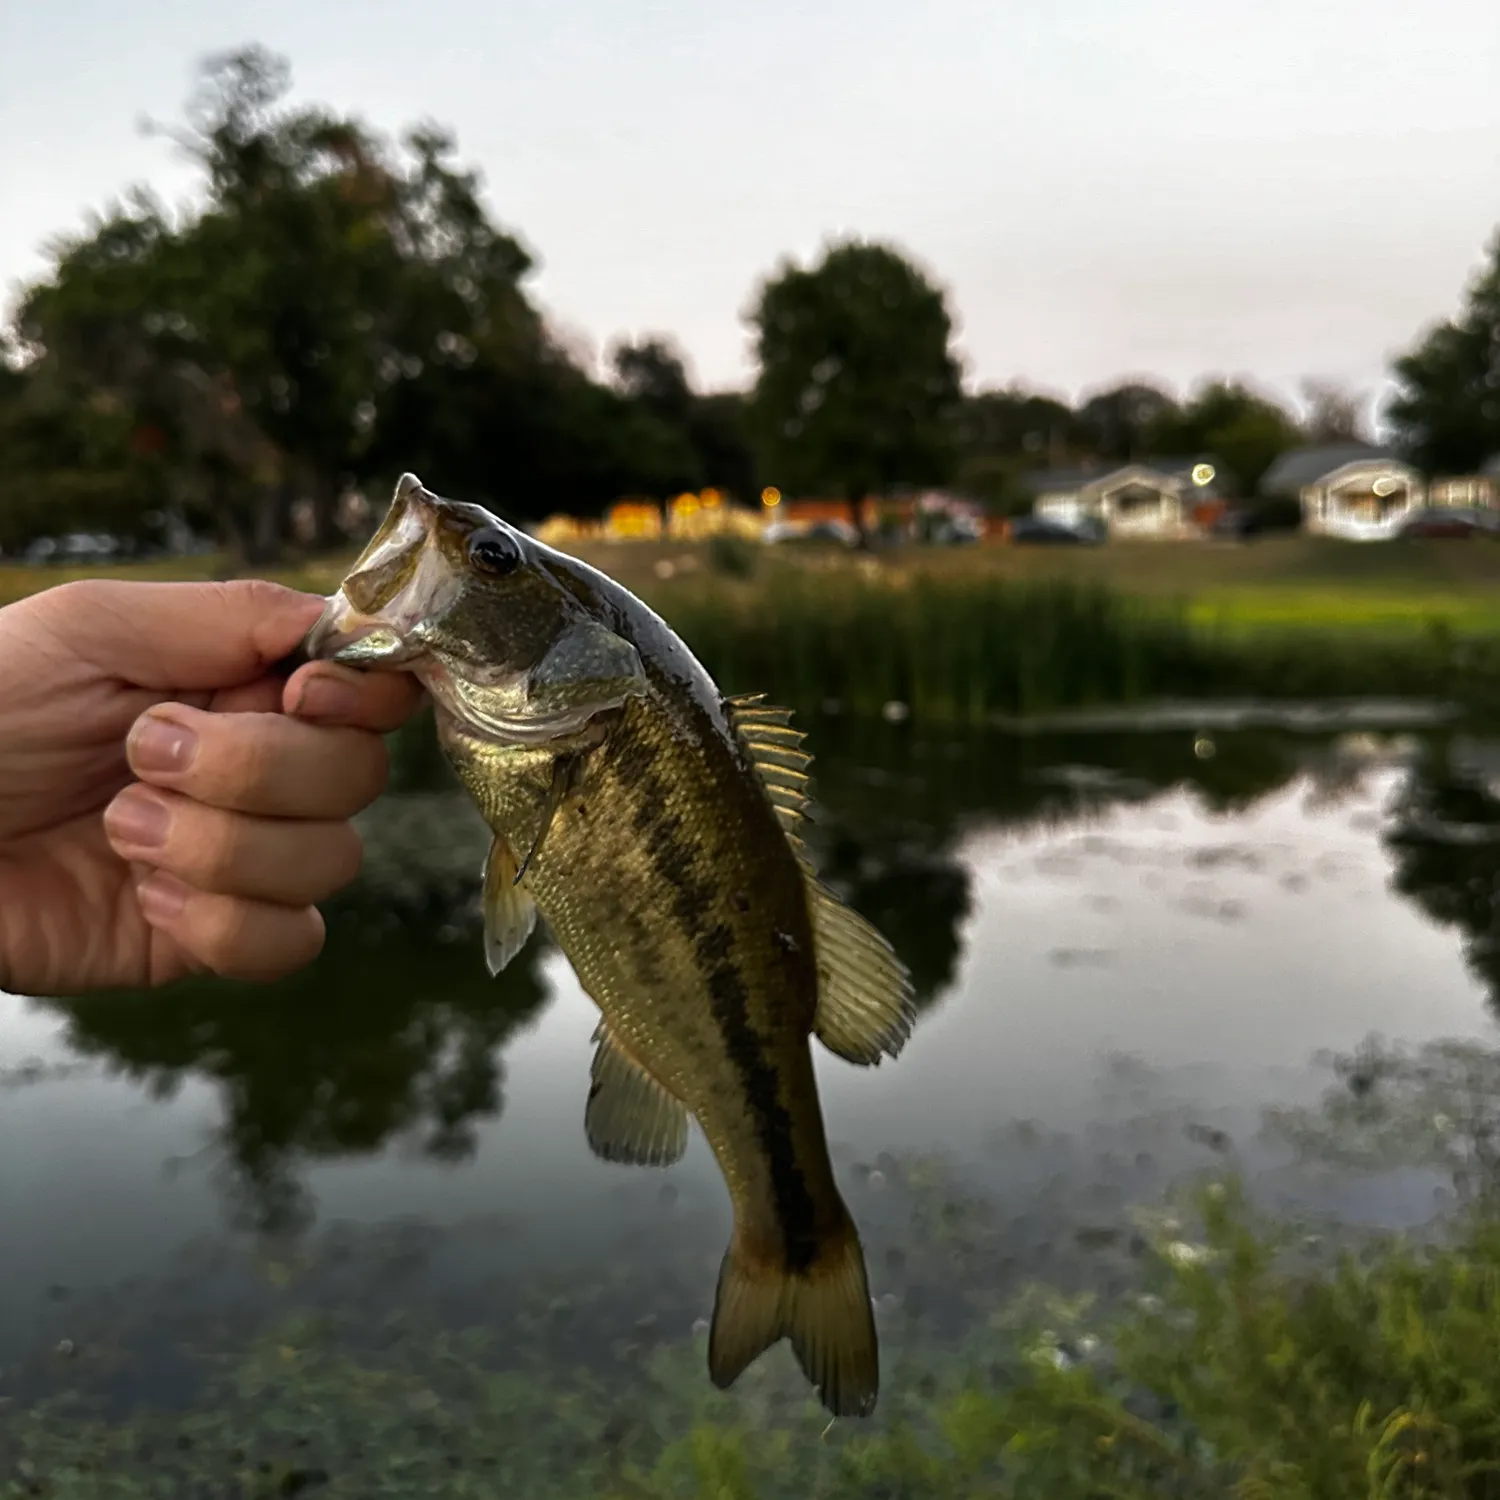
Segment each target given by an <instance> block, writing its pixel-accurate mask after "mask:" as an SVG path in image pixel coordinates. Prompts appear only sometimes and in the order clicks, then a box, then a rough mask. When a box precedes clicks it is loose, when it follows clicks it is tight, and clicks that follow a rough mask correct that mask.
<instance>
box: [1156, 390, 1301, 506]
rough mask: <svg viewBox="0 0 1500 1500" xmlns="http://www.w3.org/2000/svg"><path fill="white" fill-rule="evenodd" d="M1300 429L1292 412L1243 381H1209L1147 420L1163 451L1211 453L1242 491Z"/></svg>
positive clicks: (1252, 486)
mask: <svg viewBox="0 0 1500 1500" xmlns="http://www.w3.org/2000/svg"><path fill="white" fill-rule="evenodd" d="M1300 439H1301V433H1300V431H1299V429H1298V427H1297V423H1296V421H1295V419H1294V418H1293V417H1292V414H1291V413H1290V412H1288V411H1287V410H1286V408H1285V407H1283V406H1282V405H1280V403H1278V402H1276V401H1273V400H1272V399H1271V398H1270V397H1269V396H1263V395H1261V394H1259V393H1258V392H1256V391H1254V390H1252V389H1251V388H1250V387H1249V386H1247V385H1245V384H1244V383H1243V382H1241V381H1234V380H1210V381H1206V382H1205V383H1204V384H1203V385H1201V386H1200V387H1199V388H1198V389H1197V390H1196V391H1195V392H1194V393H1193V395H1192V397H1191V398H1190V399H1189V400H1188V401H1187V402H1185V403H1184V404H1183V406H1182V407H1181V408H1180V409H1178V410H1176V411H1173V412H1170V413H1167V414H1165V415H1164V416H1162V417H1159V418H1158V419H1157V420H1156V421H1155V422H1153V423H1152V424H1151V428H1150V441H1151V444H1152V446H1153V447H1154V448H1155V449H1156V451H1157V452H1158V453H1160V454H1163V455H1168V454H1173V455H1178V456H1181V457H1193V456H1195V455H1197V454H1200V453H1211V454H1213V455H1214V456H1215V457H1216V458H1217V459H1218V460H1219V461H1220V462H1221V463H1222V464H1223V465H1224V466H1225V467H1226V468H1227V469H1228V470H1229V473H1230V475H1231V476H1232V477H1233V479H1234V480H1236V481H1238V483H1239V486H1240V488H1241V489H1242V490H1243V491H1244V493H1246V494H1250V493H1253V492H1254V489H1255V487H1256V485H1258V484H1259V483H1260V477H1261V475H1262V474H1264V473H1265V471H1266V470H1267V469H1268V468H1270V466H1271V465H1272V464H1273V463H1274V462H1275V461H1276V459H1277V458H1278V457H1279V456H1280V455H1281V454H1282V453H1285V452H1286V450H1287V449H1288V448H1292V447H1295V446H1296V444H1297V443H1298V442H1299V441H1300Z"/></svg>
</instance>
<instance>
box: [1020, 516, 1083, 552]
mask: <svg viewBox="0 0 1500 1500" xmlns="http://www.w3.org/2000/svg"><path fill="white" fill-rule="evenodd" d="M1010 539H1011V541H1013V542H1016V543H1018V544H1020V545H1022V546H1034V547H1040V546H1051V547H1088V546H1097V545H1098V544H1099V543H1100V542H1102V541H1103V540H1104V537H1103V535H1102V533H1101V532H1100V531H1099V530H1098V529H1097V528H1095V527H1092V526H1089V525H1088V524H1087V523H1080V524H1078V525H1076V526H1069V525H1067V524H1066V523H1065V522H1062V521H1053V520H1050V519H1049V518H1048V517H1046V516H1017V517H1016V518H1015V520H1014V521H1012V522H1011V523H1010Z"/></svg>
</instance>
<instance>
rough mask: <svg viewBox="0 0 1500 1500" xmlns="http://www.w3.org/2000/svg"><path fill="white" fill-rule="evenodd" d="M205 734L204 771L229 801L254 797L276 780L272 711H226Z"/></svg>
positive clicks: (217, 790) (214, 786) (216, 789)
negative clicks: (232, 712)
mask: <svg viewBox="0 0 1500 1500" xmlns="http://www.w3.org/2000/svg"><path fill="white" fill-rule="evenodd" d="M209 717H217V718H218V719H219V720H220V722H219V724H217V725H215V726H213V729H212V730H211V731H210V733H209V734H208V735H207V736H206V737H205V744H204V750H205V752H206V753H205V754H204V756H203V761H204V765H203V774H204V777H205V779H206V780H208V781H209V782H210V783H211V784H212V786H213V788H214V790H215V791H216V792H219V793H221V794H222V795H223V796H224V797H225V799H226V800H228V801H230V802H240V801H243V800H244V799H246V798H252V799H253V798H255V797H256V796H257V795H258V794H260V793H262V792H264V791H265V789H266V788H267V787H269V786H271V785H272V784H273V783H274V781H275V779H276V766H277V753H276V744H275V727H276V726H275V721H274V716H272V715H270V714H223V715H218V716H209Z"/></svg>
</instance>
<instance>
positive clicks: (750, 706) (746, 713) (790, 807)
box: [724, 693, 812, 864]
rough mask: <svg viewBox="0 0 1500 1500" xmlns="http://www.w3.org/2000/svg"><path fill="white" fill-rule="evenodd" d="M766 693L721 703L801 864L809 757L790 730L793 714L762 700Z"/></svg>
mask: <svg viewBox="0 0 1500 1500" xmlns="http://www.w3.org/2000/svg"><path fill="white" fill-rule="evenodd" d="M764 700H765V694H764V693H750V694H746V695H744V696H742V697H738V698H726V699H725V700H724V709H725V712H726V713H727V714H728V715H729V723H730V727H731V728H732V729H733V730H734V732H735V734H736V736H738V738H739V742H740V744H741V745H743V746H744V747H745V753H746V754H747V755H748V756H749V757H750V761H751V764H753V765H754V767H755V770H756V774H757V775H758V776H759V777H760V780H761V784H762V785H763V786H764V787H765V789H766V793H767V795H768V796H769V797H770V799H771V806H772V807H773V808H774V809H775V811H776V817H777V820H778V821H779V822H780V824H781V826H782V828H783V829H784V830H785V831H786V832H787V833H788V834H790V835H791V836H792V846H793V848H794V849H796V850H797V853H798V857H799V858H800V859H802V861H803V863H804V864H805V863H806V862H807V861H806V854H805V851H804V849H803V845H802V840H801V838H800V837H798V829H799V827H800V826H801V824H802V823H803V822H805V821H806V820H807V819H808V818H810V817H811V816H812V776H811V774H810V772H809V769H808V768H809V767H810V766H811V765H812V756H811V755H809V754H808V752H807V751H806V750H804V749H803V748H802V741H803V740H805V739H806V738H807V736H806V735H805V734H803V733H802V731H801V730H799V729H794V728H793V727H792V711H791V709H789V708H777V707H775V706H774V705H772V704H768V703H766V702H765V701H764Z"/></svg>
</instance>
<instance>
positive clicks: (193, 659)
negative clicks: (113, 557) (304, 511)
mask: <svg viewBox="0 0 1500 1500" xmlns="http://www.w3.org/2000/svg"><path fill="white" fill-rule="evenodd" d="M33 602H34V603H35V604H36V606H37V607H38V610H39V611H40V612H42V614H43V618H44V620H45V624H46V628H47V630H48V633H49V634H50V635H51V636H52V637H53V638H54V639H55V640H56V641H57V642H58V643H59V644H61V645H62V646H63V647H64V648H65V649H66V650H68V651H69V652H70V653H72V654H73V655H75V656H77V657H78V658H80V659H82V660H84V661H87V662H89V663H91V664H92V665H93V666H94V667H96V668H97V669H98V670H99V671H102V672H105V673H107V674H108V675H110V676H111V677H117V678H120V679H122V680H123V681H126V682H131V683H134V684H135V685H136V686H137V687H143V688H152V689H156V690H159V691H167V690H172V689H213V688H225V687H236V686H238V685H239V684H241V683H246V682H254V681H255V680H256V678H258V677H262V676H264V675H265V672H266V670H267V668H268V667H270V666H271V665H272V663H274V662H277V661H279V660H280V659H281V658H282V657H284V656H286V655H287V654H288V653H289V652H290V651H291V650H292V649H293V648H294V647H295V646H296V645H297V643H298V642H299V641H300V640H301V639H302V637H303V636H304V635H305V634H306V633H307V631H308V630H309V629H310V628H311V626H312V624H313V621H315V620H316V619H317V618H318V616H319V614H320V613H321V612H322V609H323V604H324V601H323V600H322V599H321V598H319V597H318V596H317V595H316V594H303V593H299V592H297V591H296V590H295V589H289V588H283V587H282V586H281V585H280V584H279V583H267V582H265V581H264V580H262V579H258V578H245V579H237V580H234V581H231V582H228V583H127V582H123V581H120V580H116V579H103V578H90V579H83V580H80V581H79V582H77V583H66V584H63V585H62V586H61V587H59V588H55V589H48V590H47V591H46V593H44V594H39V595H36V596H35V597H34V601H33Z"/></svg>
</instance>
